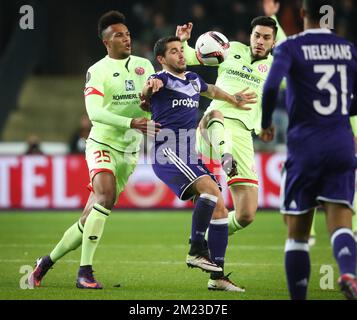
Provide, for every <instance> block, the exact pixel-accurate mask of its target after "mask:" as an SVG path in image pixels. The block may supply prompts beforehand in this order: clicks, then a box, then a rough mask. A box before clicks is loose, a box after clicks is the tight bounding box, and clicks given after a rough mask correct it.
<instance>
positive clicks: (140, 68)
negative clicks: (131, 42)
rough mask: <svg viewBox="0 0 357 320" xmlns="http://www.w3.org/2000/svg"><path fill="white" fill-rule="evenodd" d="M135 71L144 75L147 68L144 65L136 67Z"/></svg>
mask: <svg viewBox="0 0 357 320" xmlns="http://www.w3.org/2000/svg"><path fill="white" fill-rule="evenodd" d="M135 73H136V74H137V75H139V76H142V75H143V74H144V73H145V69H144V68H143V67H137V68H135Z"/></svg>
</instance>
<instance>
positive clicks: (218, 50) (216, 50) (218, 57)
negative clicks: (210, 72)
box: [195, 31, 230, 66]
mask: <svg viewBox="0 0 357 320" xmlns="http://www.w3.org/2000/svg"><path fill="white" fill-rule="evenodd" d="M229 47H230V45H229V41H228V39H227V37H226V36H225V35H223V34H222V33H220V32H217V31H208V32H206V33H204V34H202V35H200V36H199V37H198V39H197V41H196V46H195V49H196V55H197V59H198V60H199V61H200V63H201V64H204V65H207V66H214V65H217V64H220V63H222V62H223V61H224V60H225V59H226V58H227V56H228V53H229Z"/></svg>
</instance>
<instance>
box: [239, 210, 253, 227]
mask: <svg viewBox="0 0 357 320" xmlns="http://www.w3.org/2000/svg"><path fill="white" fill-rule="evenodd" d="M236 218H237V220H238V221H239V224H240V225H241V226H242V227H246V226H248V225H250V224H251V223H252V222H253V221H254V219H255V210H253V209H250V210H249V209H248V210H245V211H243V212H236Z"/></svg>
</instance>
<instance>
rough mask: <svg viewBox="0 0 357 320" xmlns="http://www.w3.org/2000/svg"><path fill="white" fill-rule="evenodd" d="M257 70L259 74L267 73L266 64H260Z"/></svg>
mask: <svg viewBox="0 0 357 320" xmlns="http://www.w3.org/2000/svg"><path fill="white" fill-rule="evenodd" d="M258 70H259V71H260V72H263V73H265V72H267V71H268V66H267V65H266V64H264V63H261V64H260V65H259V66H258Z"/></svg>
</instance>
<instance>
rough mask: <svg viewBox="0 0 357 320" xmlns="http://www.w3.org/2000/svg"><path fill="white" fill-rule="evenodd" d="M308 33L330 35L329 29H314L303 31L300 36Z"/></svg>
mask: <svg viewBox="0 0 357 320" xmlns="http://www.w3.org/2000/svg"><path fill="white" fill-rule="evenodd" d="M308 33H313V34H314V33H332V32H331V30H330V29H327V28H314V29H306V30H305V31H303V32H302V34H308Z"/></svg>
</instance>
